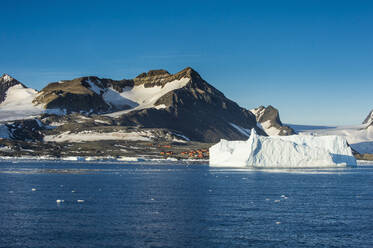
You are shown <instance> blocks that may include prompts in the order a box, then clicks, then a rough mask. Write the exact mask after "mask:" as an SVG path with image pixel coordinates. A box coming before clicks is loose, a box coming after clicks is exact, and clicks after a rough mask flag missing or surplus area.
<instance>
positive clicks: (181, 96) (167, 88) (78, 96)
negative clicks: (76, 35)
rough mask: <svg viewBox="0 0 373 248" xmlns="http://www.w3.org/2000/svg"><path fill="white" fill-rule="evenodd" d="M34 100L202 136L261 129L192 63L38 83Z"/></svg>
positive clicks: (235, 135)
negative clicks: (123, 75) (130, 74)
mask: <svg viewBox="0 0 373 248" xmlns="http://www.w3.org/2000/svg"><path fill="white" fill-rule="evenodd" d="M148 90H150V94H149V93H148ZM153 91H154V92H153ZM129 93H131V94H129ZM123 94H124V95H123ZM126 94H129V95H128V97H131V96H132V97H134V98H133V99H129V98H126V97H127V95H126ZM136 94H137V95H138V96H137V95H136ZM146 94H148V95H147V96H146V97H144V96H143V95H146ZM114 99H115V100H114ZM134 99H135V100H136V99H140V100H136V101H135V100H134ZM34 103H36V104H44V106H45V108H46V109H63V110H65V111H66V112H67V113H72V112H77V113H88V114H105V113H115V114H114V115H109V116H111V117H113V118H114V120H115V121H114V122H115V123H116V125H120V126H138V127H143V128H167V129H170V130H173V131H175V132H177V133H180V134H182V135H184V136H186V137H188V138H189V139H191V140H196V141H201V142H217V141H219V140H220V139H222V138H223V139H230V140H235V139H246V138H247V137H248V133H249V132H250V131H249V130H250V129H251V128H254V129H256V131H257V132H258V133H260V134H263V135H265V133H264V132H263V131H262V130H260V129H259V128H258V127H257V125H256V120H255V116H254V115H253V114H252V113H251V112H250V111H248V110H246V109H244V108H241V107H240V106H238V105H237V104H236V103H235V102H233V101H231V100H229V99H228V98H226V97H225V96H224V94H223V93H221V92H220V91H218V90H217V89H216V88H214V87H213V86H211V85H210V84H208V83H207V82H206V81H205V80H203V79H202V78H201V76H200V75H199V74H198V73H197V72H196V71H194V70H193V69H192V68H186V69H184V70H182V71H180V72H178V73H176V74H170V73H169V72H167V71H165V70H151V71H149V72H147V73H142V74H140V75H138V76H137V77H136V78H134V79H123V80H119V81H116V80H111V79H101V78H98V77H93V76H91V77H81V78H76V79H73V80H69V81H61V82H55V83H51V84H49V85H47V86H46V87H45V88H44V89H42V90H41V91H40V94H39V95H38V96H37V97H36V99H35V100H34ZM118 111H122V112H123V111H124V112H123V113H121V112H118Z"/></svg>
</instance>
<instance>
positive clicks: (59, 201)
mask: <svg viewBox="0 0 373 248" xmlns="http://www.w3.org/2000/svg"><path fill="white" fill-rule="evenodd" d="M56 202H57V203H62V202H65V200H60V199H58V200H56Z"/></svg>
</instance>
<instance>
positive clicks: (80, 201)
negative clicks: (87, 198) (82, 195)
mask: <svg viewBox="0 0 373 248" xmlns="http://www.w3.org/2000/svg"><path fill="white" fill-rule="evenodd" d="M76 202H77V203H83V202H84V200H77V201H76Z"/></svg>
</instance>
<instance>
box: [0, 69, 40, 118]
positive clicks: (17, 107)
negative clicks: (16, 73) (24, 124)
mask: <svg viewBox="0 0 373 248" xmlns="http://www.w3.org/2000/svg"><path fill="white" fill-rule="evenodd" d="M0 86H2V87H1V88H0V89H1V92H0V96H2V101H1V103H0V121H6V120H17V119H27V118H32V117H35V116H37V115H39V114H41V113H42V112H43V107H42V106H37V105H36V104H34V103H33V100H34V98H35V97H36V95H37V93H38V92H37V91H36V90H34V89H31V88H27V87H26V86H24V85H23V84H22V83H20V82H18V81H17V80H15V79H14V78H12V77H10V76H9V75H7V74H4V75H3V76H2V77H1V78H0Z"/></svg>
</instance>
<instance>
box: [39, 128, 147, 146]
mask: <svg viewBox="0 0 373 248" xmlns="http://www.w3.org/2000/svg"><path fill="white" fill-rule="evenodd" d="M151 137H153V134H152V133H150V132H146V131H141V132H123V131H117V132H108V133H99V132H92V131H83V132H79V133H71V132H70V131H67V132H64V133H61V134H57V135H46V136H44V141H45V142H76V143H79V142H87V141H99V140H129V141H150V140H151Z"/></svg>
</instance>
